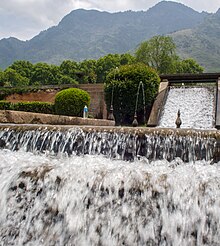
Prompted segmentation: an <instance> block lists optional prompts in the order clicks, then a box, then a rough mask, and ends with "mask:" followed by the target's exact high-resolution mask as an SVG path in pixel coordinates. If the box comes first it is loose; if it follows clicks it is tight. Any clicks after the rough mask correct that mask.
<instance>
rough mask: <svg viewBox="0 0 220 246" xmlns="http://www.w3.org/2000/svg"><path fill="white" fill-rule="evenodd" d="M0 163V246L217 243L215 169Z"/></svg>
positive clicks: (1, 156)
mask: <svg viewBox="0 0 220 246" xmlns="http://www.w3.org/2000/svg"><path fill="white" fill-rule="evenodd" d="M0 160H1V161H0V180H1V182H0V190H1V199H0V245H31V246H35V245H36V246H40V245H44V246H49V245H60V246H63V245H69V246H70V245H77V246H78V245H83V246H84V245H106V246H107V245H111V246H114V245H115V246H116V245H117V246H118V245H175V246H177V245H181V246H190V245H218V244H219V238H220V231H219V226H220V213H219V206H220V163H218V164H215V165H210V164H209V163H208V162H202V161H200V162H195V163H194V164H193V163H188V164H186V163H183V162H182V161H181V160H179V159H176V160H174V161H172V162H171V163H168V162H166V161H156V162H151V163H150V164H149V163H148V161H147V160H146V159H142V160H139V161H134V162H132V163H131V162H124V161H119V160H115V161H112V160H110V159H107V158H105V157H101V156H97V155H94V156H89V155H85V156H71V157H69V158H65V157H62V158H61V157H60V158H59V157H51V156H45V155H34V154H32V153H26V152H23V151H18V152H12V151H10V150H0Z"/></svg>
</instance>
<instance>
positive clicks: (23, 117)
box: [0, 110, 115, 126]
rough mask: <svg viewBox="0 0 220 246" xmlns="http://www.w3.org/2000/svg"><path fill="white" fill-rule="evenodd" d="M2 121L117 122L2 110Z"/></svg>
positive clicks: (24, 122)
mask: <svg viewBox="0 0 220 246" xmlns="http://www.w3.org/2000/svg"><path fill="white" fill-rule="evenodd" d="M0 123H13V124H47V125H87V126H114V125H115V122H114V121H110V120H103V119H90V118H86V119H84V118H80V117H70V116H60V115H52V114H39V113H29V112H21V111H9V110H0Z"/></svg>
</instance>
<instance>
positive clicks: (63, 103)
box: [54, 88, 90, 117]
mask: <svg viewBox="0 0 220 246" xmlns="http://www.w3.org/2000/svg"><path fill="white" fill-rule="evenodd" d="M89 104H90V96H89V94H88V93H87V92H86V91H84V90H81V89H77V88H69V89H66V90H62V91H60V92H58V93H57V94H56V97H55V104H54V108H55V113H56V114H59V115H68V116H79V117H82V115H83V108H84V106H85V105H87V106H89Z"/></svg>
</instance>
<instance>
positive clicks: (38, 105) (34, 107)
mask: <svg viewBox="0 0 220 246" xmlns="http://www.w3.org/2000/svg"><path fill="white" fill-rule="evenodd" d="M13 110H16V111H25V112H33V113H41V114H53V113H54V105H53V104H52V103H48V102H18V103H14V104H13Z"/></svg>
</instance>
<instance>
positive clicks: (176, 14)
mask: <svg viewBox="0 0 220 246" xmlns="http://www.w3.org/2000/svg"><path fill="white" fill-rule="evenodd" d="M155 35H171V36H172V37H173V39H174V41H175V43H176V45H177V52H178V54H179V55H180V56H181V57H183V58H189V57H192V58H195V59H196V60H197V62H199V63H200V64H201V65H202V66H204V67H205V68H206V71H216V70H217V69H218V67H219V65H220V49H219V48H220V47H219V46H220V45H219V42H218V37H220V10H219V11H217V13H215V14H208V13H206V12H202V13H199V12H197V11H195V10H193V9H191V8H189V7H187V6H185V5H183V4H180V3H176V2H171V1H161V2H160V3H158V4H156V5H155V6H154V7H152V8H150V9H148V10H147V11H137V12H135V11H125V12H117V13H108V12H101V11H97V10H84V9H78V10H73V11H72V12H70V13H69V14H68V15H66V16H65V17H64V18H63V19H62V20H61V21H60V23H59V24H58V25H57V26H53V27H51V28H49V29H47V30H45V31H42V32H40V34H38V35H37V36H35V37H34V38H32V39H30V40H28V41H21V40H18V39H16V38H13V37H11V38H7V39H6V38H4V39H1V40H0V67H1V68H3V69H4V68H6V67H7V66H9V65H10V64H11V63H13V62H14V61H15V60H29V61H30V62H32V63H36V62H47V63H50V64H59V63H61V62H62V61H63V60H68V59H71V60H75V61H82V60H84V59H98V58H99V57H101V56H104V55H106V54H109V53H112V54H115V53H119V54H121V53H126V52H132V51H134V50H135V49H136V48H137V47H138V45H139V44H140V43H141V42H143V41H146V40H148V39H149V38H151V37H153V36H155Z"/></svg>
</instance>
